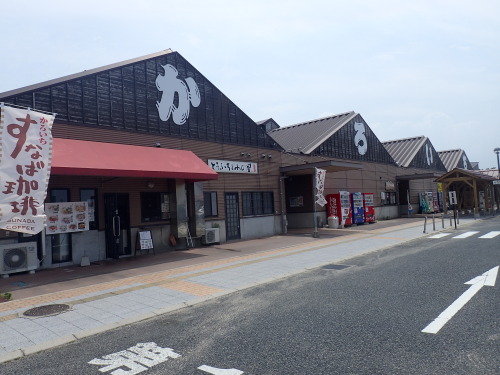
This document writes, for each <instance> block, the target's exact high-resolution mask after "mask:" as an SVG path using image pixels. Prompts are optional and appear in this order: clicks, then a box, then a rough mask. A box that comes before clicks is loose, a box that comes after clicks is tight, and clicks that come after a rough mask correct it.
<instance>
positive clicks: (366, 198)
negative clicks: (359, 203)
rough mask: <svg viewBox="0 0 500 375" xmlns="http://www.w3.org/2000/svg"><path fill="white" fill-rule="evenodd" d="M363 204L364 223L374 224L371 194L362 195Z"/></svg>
mask: <svg viewBox="0 0 500 375" xmlns="http://www.w3.org/2000/svg"><path fill="white" fill-rule="evenodd" d="M363 204H364V207H365V223H374V222H375V203H374V200H373V193H363Z"/></svg>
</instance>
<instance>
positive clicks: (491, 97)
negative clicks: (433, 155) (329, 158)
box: [0, 0, 500, 169]
mask: <svg viewBox="0 0 500 375" xmlns="http://www.w3.org/2000/svg"><path fill="white" fill-rule="evenodd" d="M3 2H4V3H5V4H3V7H2V21H1V27H2V29H3V35H4V37H3V38H2V43H1V47H2V49H3V53H2V54H1V55H2V57H3V58H2V59H1V60H0V72H1V73H0V77H1V78H0V92H4V91H8V90H12V89H16V88H20V87H23V86H27V85H31V84H35V83H40V82H43V81H46V80H50V79H54V78H59V77H63V76H65V75H69V74H73V73H79V72H82V71H84V70H88V69H93V68H98V67H101V66H104V65H108V64H112V63H116V62H120V61H124V60H127V59H132V58H136V57H140V56H144V55H148V54H150V53H154V52H159V51H162V50H165V49H168V48H170V49H172V50H174V51H176V52H179V53H180V54H181V55H182V56H183V57H184V58H185V59H187V60H188V61H189V62H190V63H191V64H192V65H193V66H194V67H195V68H196V69H197V70H199V71H200V72H201V73H202V74H203V75H204V76H205V77H206V78H207V79H208V80H210V81H211V82H212V83H213V84H214V85H215V86H216V87H217V88H218V89H219V90H221V91H222V92H223V93H224V94H225V95H226V96H227V97H228V98H229V99H230V100H232V101H233V102H234V103H235V104H236V105H237V106H238V107H239V108H240V109H241V110H243V111H244V112H245V113H246V114H247V115H248V116H249V117H250V118H252V119H253V120H254V121H260V120H264V119H267V118H270V117H272V118H273V119H274V120H275V121H276V122H277V123H278V124H279V125H280V126H288V125H293V124H296V123H300V122H304V121H309V120H313V119H317V118H321V117H326V116H329V115H334V114H338V113H343V112H348V111H355V112H357V113H359V114H361V116H362V117H363V118H364V120H365V121H366V123H367V124H368V126H369V127H370V128H371V129H372V131H373V132H374V133H375V135H376V136H377V137H378V138H379V140H380V141H382V142H384V141H389V140H394V139H401V138H407V137H414V136H421V135H424V136H427V137H429V139H430V141H431V143H432V145H433V146H434V148H435V149H436V150H437V151H443V150H450V149H456V148H460V149H463V150H464V151H465V153H466V154H467V156H468V158H469V160H470V161H473V162H474V161H476V162H479V166H480V168H481V169H486V168H496V167H497V159H496V155H495V153H494V152H493V149H494V148H497V147H500V6H499V5H498V1H497V0H475V1H463V0H420V1H414V0H377V1H373V0H329V1H326V0H325V1H320V0H308V1H296V0H252V1H237V0H200V1H196V0H177V1H172V0H141V1H137V0H133V1H131V0H119V1H118V0H99V1H97V0H86V1H78V0H73V1H67V0H44V1H40V0H23V1H18V2H12V1H6V0H3Z"/></svg>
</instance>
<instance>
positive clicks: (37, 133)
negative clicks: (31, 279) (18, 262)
mask: <svg viewBox="0 0 500 375" xmlns="http://www.w3.org/2000/svg"><path fill="white" fill-rule="evenodd" d="M0 110H1V118H0V228H1V229H5V230H9V231H15V232H23V233H29V234H36V233H39V232H41V231H42V230H43V228H44V226H45V221H46V216H45V212H44V201H45V197H46V195H47V185H48V182H49V176H50V166H51V160H52V133H51V130H52V123H53V122H54V115H50V114H45V113H40V112H36V111H33V110H30V109H20V108H14V107H9V106H7V105H4V104H3V103H1V104H0Z"/></svg>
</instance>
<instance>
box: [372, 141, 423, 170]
mask: <svg viewBox="0 0 500 375" xmlns="http://www.w3.org/2000/svg"><path fill="white" fill-rule="evenodd" d="M428 140H429V139H428V138H427V137H425V136H423V135H421V136H418V137H411V138H403V139H395V140H392V141H386V142H382V144H383V145H384V147H385V148H386V150H387V152H389V154H390V155H391V156H392V158H393V159H394V160H395V161H396V164H397V165H399V166H401V167H408V166H409V165H410V163H411V162H412V160H413V158H415V155H416V154H417V152H418V151H419V150H420V149H421V148H422V146H423V145H424V144H425V143H426V142H427V141H428Z"/></svg>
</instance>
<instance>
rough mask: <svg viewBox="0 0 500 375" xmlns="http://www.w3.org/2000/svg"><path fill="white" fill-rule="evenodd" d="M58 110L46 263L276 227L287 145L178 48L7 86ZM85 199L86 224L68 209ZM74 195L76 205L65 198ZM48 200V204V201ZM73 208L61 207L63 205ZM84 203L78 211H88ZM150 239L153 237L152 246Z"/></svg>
mask: <svg viewBox="0 0 500 375" xmlns="http://www.w3.org/2000/svg"><path fill="white" fill-rule="evenodd" d="M0 101H1V102H3V103H5V105H10V106H15V107H23V108H31V109H33V110H36V111H42V112H48V113H55V114H56V117H55V121H54V124H53V127H52V135H53V137H54V140H53V158H52V173H51V176H50V180H49V185H48V193H47V199H46V210H47V208H50V210H49V211H48V212H47V215H48V221H47V227H46V229H45V230H44V231H43V232H42V233H41V234H40V235H36V236H27V235H24V234H18V233H17V232H14V231H5V230H2V231H1V232H0V246H7V247H12V246H13V245H14V244H16V243H21V244H22V243H24V242H26V241H29V242H31V243H32V242H35V243H36V244H37V253H38V259H39V260H41V261H42V262H41V267H55V266H61V265H66V264H79V263H80V262H83V261H84V260H85V261H87V262H94V261H98V260H102V259H107V258H119V257H122V256H130V255H133V254H135V253H136V251H137V250H138V249H141V248H142V244H143V243H144V244H145V246H144V250H147V251H151V250H155V251H167V250H174V249H182V248H186V247H187V246H201V244H202V241H203V242H204V243H214V242H223V241H228V240H233V239H247V238H254V237H260V236H265V235H273V234H276V233H280V232H281V231H282V229H283V225H282V222H281V220H282V217H283V215H282V212H280V194H281V192H280V172H279V168H280V166H281V160H280V159H281V158H280V155H281V148H280V147H279V146H278V145H277V144H276V143H275V142H274V141H273V139H272V138H270V137H269V136H268V135H267V134H266V132H265V131H264V130H263V129H262V128H261V127H259V125H257V124H256V123H255V122H254V121H253V120H251V119H250V118H249V117H248V116H247V115H246V114H245V113H244V112H243V111H242V110H241V109H240V108H239V107H238V106H236V105H235V104H234V103H233V102H232V101H231V100H229V99H228V98H227V97H226V96H225V95H224V94H223V93H222V92H220V91H219V90H218V89H217V87H215V85H214V84H212V83H211V82H210V81H209V80H208V79H207V78H205V77H204V76H203V75H202V74H201V73H200V72H199V71H198V70H196V69H195V68H194V67H193V66H192V65H191V64H189V62H188V61H186V60H185V59H184V58H183V57H182V56H181V55H180V54H179V53H177V52H173V51H171V50H165V51H162V52H159V53H155V54H151V55H147V56H143V57H139V58H135V59H131V60H127V61H123V62H120V63H116V64H111V65H108V66H104V67H101V68H97V69H91V70H86V71H84V72H82V73H77V74H73V75H70V76H66V77H62V78H58V79H54V80H51V81H47V82H42V83H39V84H36V85H32V86H28V87H23V88H20V89H16V90H12V91H8V92H4V93H2V94H0ZM78 202H84V203H86V204H87V206H88V207H89V211H88V218H87V219H88V222H89V227H88V230H84V231H79V230H78V228H72V229H71V230H70V226H71V227H74V226H75V225H74V223H72V222H68V223H63V222H61V221H60V220H62V219H64V220H66V219H67V220H72V219H71V218H70V215H69V212H70V211H75V210H77V209H78V208H80V209H81V206H79V205H78V206H77V205H76V204H77V203H78ZM69 203H70V204H72V205H68V204H69ZM48 205H50V206H48ZM63 208H64V210H66V214H68V215H66V216H65V217H62V218H61V217H58V215H60V214H61V210H62V209H63ZM80 214H81V213H80ZM151 247H152V249H151Z"/></svg>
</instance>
